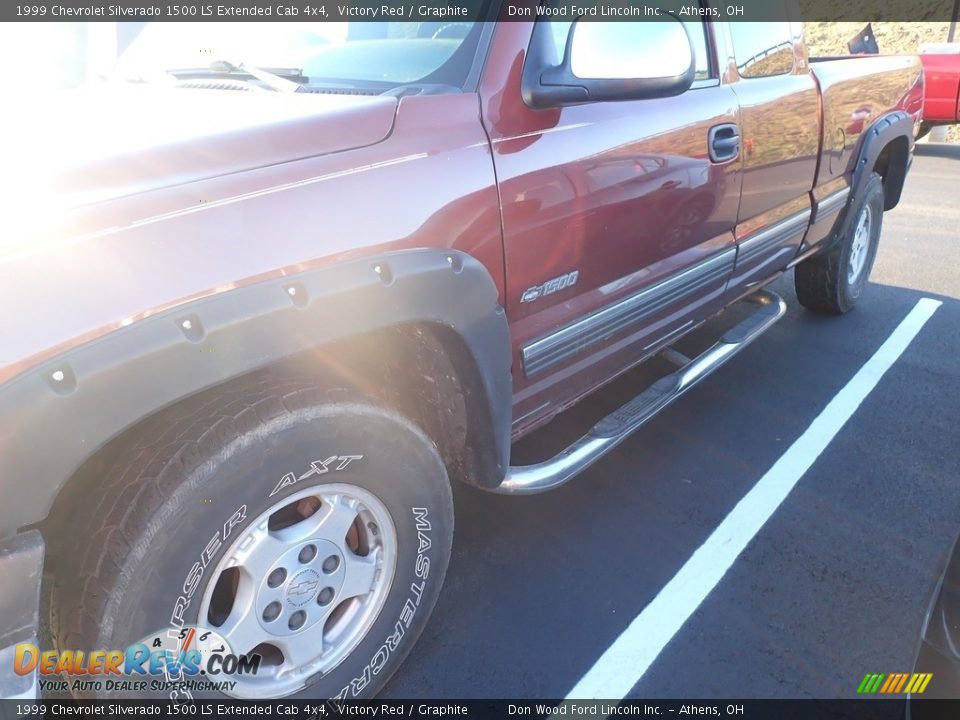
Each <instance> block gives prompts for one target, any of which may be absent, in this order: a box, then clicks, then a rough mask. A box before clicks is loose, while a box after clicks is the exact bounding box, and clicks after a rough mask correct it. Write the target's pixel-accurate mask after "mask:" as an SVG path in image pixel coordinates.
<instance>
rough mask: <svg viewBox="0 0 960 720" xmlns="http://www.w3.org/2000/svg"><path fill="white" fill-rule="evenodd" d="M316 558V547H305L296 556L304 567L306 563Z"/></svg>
mask: <svg viewBox="0 0 960 720" xmlns="http://www.w3.org/2000/svg"><path fill="white" fill-rule="evenodd" d="M316 556H317V546H316V545H307V546H306V547H304V548H303V549H302V550H301V551H300V554H299V555H297V559H298V560H299V561H300V562H302V563H303V564H304V565H306V564H307V563H308V562H310V561H311V560H313V559H314V558H315V557H316Z"/></svg>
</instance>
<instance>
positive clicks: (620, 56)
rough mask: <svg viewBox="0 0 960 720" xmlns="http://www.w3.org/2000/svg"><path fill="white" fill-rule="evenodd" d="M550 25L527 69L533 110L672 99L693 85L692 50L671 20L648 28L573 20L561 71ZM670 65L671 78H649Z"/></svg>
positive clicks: (540, 33) (526, 96)
mask: <svg viewBox="0 0 960 720" xmlns="http://www.w3.org/2000/svg"><path fill="white" fill-rule="evenodd" d="M550 25H551V23H549V22H537V23H536V24H535V25H534V29H533V36H532V37H531V40H530V48H529V50H528V53H527V58H526V62H525V63H524V66H523V78H522V81H521V90H522V94H523V100H524V102H525V103H526V104H527V105H528V106H530V107H532V108H536V109H544V108H553V107H560V106H563V105H575V104H578V103H587V102H596V101H616V100H641V99H649V98H661V97H671V96H673V95H679V94H680V93H682V92H685V91H686V90H688V89H690V86H691V85H692V84H693V79H694V74H695V72H696V62H695V58H694V53H693V45H692V44H691V42H690V37H689V35H687V29H686V27H685V26H684V24H683V23H682V22H681V21H680V20H678V19H677V18H675V17H674V16H672V15H667V16H665V19H664V20H662V21H647V22H625V21H616V22H602V21H601V22H598V21H581V20H574V21H573V23H572V25H571V27H570V30H569V32H568V34H567V43H566V47H565V48H564V49H563V59H562V60H561V62H560V64H559V65H556V64H555V62H556V61H555V58H556V48H555V45H554V38H553V34H552V30H551V27H550ZM665 65H666V66H667V73H668V74H667V75H657V76H652V75H644V73H645V72H649V71H651V70H658V69H661V68H663V67H664V66H665Z"/></svg>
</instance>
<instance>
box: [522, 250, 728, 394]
mask: <svg viewBox="0 0 960 720" xmlns="http://www.w3.org/2000/svg"><path fill="white" fill-rule="evenodd" d="M736 254H737V250H736V248H735V247H731V248H729V249H727V250H724V251H723V252H721V253H719V254H717V255H714V256H713V257H710V258H708V259H706V260H704V261H703V262H701V263H699V264H697V265H694V266H693V267H691V268H688V269H686V270H683V271H681V272H679V273H677V274H676V275H672V276H670V277H668V278H667V279H666V280H663V281H662V282H660V283H657V284H656V285H654V286H653V287H649V288H646V289H644V290H641V291H639V292H637V293H635V294H633V295H630V296H629V297H627V298H624V299H623V300H620V301H618V302H615V303H613V304H612V305H608V306H607V307H605V308H602V309H600V310H598V311H596V312H594V313H592V314H590V315H587V316H586V317H584V318H581V319H580V320H576V321H575V322H573V323H570V324H569V325H566V326H564V327H562V328H560V329H559V330H556V331H555V332H552V333H550V334H549V335H546V336H544V337H542V338H539V339H537V340H534V341H533V342H531V343H528V344H527V345H524V346H523V347H522V348H521V351H520V352H521V356H522V358H523V370H524V373H525V374H526V376H527V377H531V376H533V375H536V374H537V373H541V372H543V371H545V370H547V369H549V368H551V367H554V366H555V365H558V364H560V363H562V362H564V361H566V360H568V359H570V358H571V357H573V356H574V355H577V354H579V353H581V352H583V351H584V350H587V349H589V348H591V347H593V346H595V345H597V344H599V343H601V342H603V341H605V340H606V339H607V338H609V337H611V336H612V335H615V334H617V333H618V332H620V331H622V330H625V329H626V328H628V327H630V326H631V325H634V324H636V323H638V322H639V321H640V320H642V319H643V318H645V317H648V316H650V315H652V314H653V313H655V312H657V311H659V310H662V309H663V308H665V307H667V306H669V305H671V304H673V303H675V302H677V301H679V300H680V299H681V298H683V297H684V296H686V295H689V294H690V293H692V292H694V291H695V290H697V289H699V288H700V287H702V286H704V285H707V284H709V283H711V282H715V281H717V280H720V279H722V278H723V277H724V276H726V275H729V274H730V273H731V272H732V271H733V266H734V261H735V259H736Z"/></svg>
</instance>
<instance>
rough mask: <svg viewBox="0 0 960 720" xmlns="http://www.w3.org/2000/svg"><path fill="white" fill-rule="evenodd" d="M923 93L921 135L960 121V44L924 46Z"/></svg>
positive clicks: (922, 49)
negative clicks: (939, 126)
mask: <svg viewBox="0 0 960 720" xmlns="http://www.w3.org/2000/svg"><path fill="white" fill-rule="evenodd" d="M920 62H921V63H922V64H923V75H924V78H925V79H924V93H925V97H924V100H923V123H922V124H921V125H920V134H919V136H920V137H923V136H924V135H926V134H927V133H928V132H930V129H931V128H934V127H937V126H938V125H956V124H957V123H960V43H952V44H951V43H943V44H942V45H941V46H939V47H937V46H934V47H930V48H921V53H920Z"/></svg>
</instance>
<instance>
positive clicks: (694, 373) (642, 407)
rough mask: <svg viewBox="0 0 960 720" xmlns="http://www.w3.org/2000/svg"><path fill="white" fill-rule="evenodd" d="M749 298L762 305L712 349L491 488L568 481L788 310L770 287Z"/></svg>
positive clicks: (527, 488) (512, 490)
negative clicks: (572, 440) (556, 451)
mask: <svg viewBox="0 0 960 720" xmlns="http://www.w3.org/2000/svg"><path fill="white" fill-rule="evenodd" d="M745 301H748V302H752V303H755V304H756V305H757V306H758V307H757V309H756V310H755V311H754V312H753V313H752V314H751V315H750V316H749V317H747V318H746V319H744V320H742V321H741V322H740V323H739V324H737V325H736V326H734V327H733V328H731V329H730V330H728V331H727V332H726V333H725V334H724V336H723V337H722V338H720V340H719V341H718V342H717V343H716V344H714V345H713V346H712V347H710V348H709V349H708V350H707V351H706V352H704V353H703V354H701V355H699V356H698V357H696V358H694V359H693V360H690V361H689V362H687V363H686V364H685V365H683V366H682V367H681V368H680V369H679V370H677V371H676V372H673V373H671V374H669V375H667V376H665V377H662V378H660V379H659V380H657V382H655V383H654V384H653V385H651V386H650V387H649V388H647V389H646V390H644V391H643V392H642V393H640V394H639V395H637V396H636V397H635V398H633V399H632V400H630V401H629V402H628V403H627V404H625V405H623V406H621V407H620V408H619V409H617V410H615V411H613V412H612V413H610V414H609V415H607V416H606V417H605V418H603V420H601V421H600V422H598V423H597V424H596V425H594V426H593V427H592V428H591V429H590V431H589V432H588V433H587V434H586V435H584V436H583V437H581V438H580V439H579V440H577V441H576V442H575V443H573V444H572V445H570V446H569V447H567V448H566V449H564V450H563V451H562V452H560V453H559V454H557V455H555V456H554V457H552V458H550V459H549V460H546V461H544V462H542V463H537V464H536V465H513V466H511V467H510V469H509V470H508V471H507V476H506V478H505V479H504V481H503V482H502V483H501V484H500V486H499V487H496V488H493V489H492V490H491V492H495V493H499V494H501V495H534V494H536V493H542V492H546V491H547V490H553V489H554V488H556V487H559V486H561V485H563V484H564V483H566V482H567V481H568V480H570V479H571V478H573V477H574V476H575V475H577V474H579V473H581V472H582V471H583V470H586V469H587V468H588V467H590V465H592V464H593V463H595V462H596V461H597V460H599V459H600V458H601V457H603V456H604V455H606V454H607V453H608V452H610V451H611V450H613V449H614V448H615V447H616V446H617V445H619V444H620V443H621V442H623V441H624V440H626V439H627V438H628V437H629V436H630V435H632V434H633V433H634V432H635V431H636V430H637V429H639V428H640V426H642V425H643V424H644V423H646V422H647V421H648V420H649V419H650V418H652V417H653V416H654V415H656V414H657V413H659V412H660V411H661V410H663V409H664V408H666V407H667V406H668V405H670V404H671V403H672V402H673V401H674V400H676V399H677V398H679V397H680V396H681V395H683V394H684V393H685V392H686V391H687V390H689V389H690V388H692V387H693V386H694V385H696V384H697V383H698V382H700V381H701V380H703V379H704V378H705V377H707V376H708V375H709V374H710V373H712V372H713V371H714V370H716V369H717V368H718V367H720V366H721V365H723V364H724V363H725V362H726V361H727V360H729V359H730V358H732V357H733V356H734V355H736V354H737V353H738V352H740V351H741V350H743V349H744V348H745V347H747V345H749V344H750V343H751V342H753V341H754V340H756V339H757V338H758V337H760V335H762V334H763V333H764V332H766V331H767V330H768V329H769V328H770V327H771V326H772V325H773V324H774V323H775V322H776V321H777V320H779V319H780V318H781V317H783V314H784V313H785V312H786V310H787V305H786V303H784V301H783V298H781V297H780V296H779V295H777V294H776V293H773V292H770V291H769V290H760V291H759V292H756V293H754V294H753V295H751V296H749V297H747V298H745ZM677 358H683V356H682V355H680V354H679V353H676V352H673V353H672V354H669V359H670V360H671V361H674V362H676V360H677Z"/></svg>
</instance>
